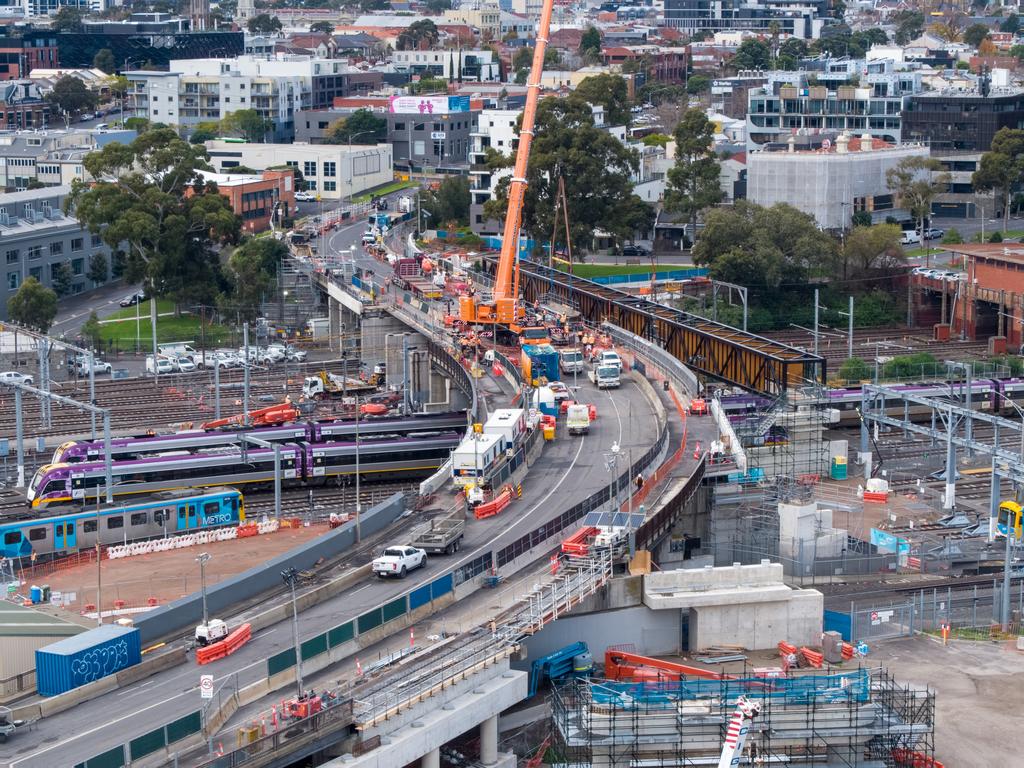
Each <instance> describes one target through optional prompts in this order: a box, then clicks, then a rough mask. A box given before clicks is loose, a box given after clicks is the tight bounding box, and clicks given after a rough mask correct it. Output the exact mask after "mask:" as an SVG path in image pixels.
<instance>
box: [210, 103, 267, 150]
mask: <svg viewBox="0 0 1024 768" xmlns="http://www.w3.org/2000/svg"><path fill="white" fill-rule="evenodd" d="M220 129H221V131H223V132H224V133H225V134H227V135H229V136H238V137H240V138H243V139H246V140H247V141H251V142H253V143H255V144H262V143H263V142H264V141H266V138H267V133H269V132H270V131H272V130H274V123H273V122H272V121H270V120H267V119H266V118H264V117H263V116H262V115H260V113H259V112H257V111H256V110H255V109H239V110H237V111H235V112H230V113H228V116H227V117H225V118H224V119H223V120H221V121H220Z"/></svg>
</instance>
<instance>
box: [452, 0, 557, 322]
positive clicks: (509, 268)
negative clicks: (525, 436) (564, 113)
mask: <svg viewBox="0 0 1024 768" xmlns="http://www.w3.org/2000/svg"><path fill="white" fill-rule="evenodd" d="M553 8H554V0H544V5H543V7H542V8H541V13H540V26H539V27H538V29H537V38H536V45H535V46H534V49H533V64H532V65H531V66H530V77H529V79H528V80H527V82H526V106H525V107H524V109H523V122H522V126H521V127H520V129H519V147H518V149H517V150H516V162H515V166H514V167H513V169H512V181H511V183H510V184H509V187H508V210H507V211H506V212H505V228H504V230H503V235H502V240H501V256H500V257H499V259H498V271H497V274H496V275H495V279H494V307H493V308H491V307H488V306H487V305H485V304H479V305H478V304H476V303H475V302H472V301H469V302H465V303H462V302H460V305H459V314H460V316H461V319H462V320H466V321H469V322H492V323H493V322H498V323H505V324H512V323H515V322H517V321H518V320H519V315H520V309H519V307H518V298H519V279H518V278H519V276H518V270H517V269H516V266H517V265H516V258H517V254H518V251H519V234H520V230H521V229H522V226H523V202H524V200H525V199H526V169H527V166H528V165H529V162H530V145H531V144H532V143H533V128H534V124H535V122H536V119H537V101H538V98H539V96H540V81H541V77H542V76H543V74H544V53H545V51H546V50H547V46H548V32H549V31H550V29H551V14H552V10H553Z"/></svg>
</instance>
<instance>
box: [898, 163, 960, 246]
mask: <svg viewBox="0 0 1024 768" xmlns="http://www.w3.org/2000/svg"><path fill="white" fill-rule="evenodd" d="M885 182H886V185H887V186H888V187H889V189H890V190H891V191H892V192H893V194H895V195H896V200H897V201H898V204H899V205H900V206H901V207H903V208H905V209H906V210H907V212H908V213H909V214H910V215H911V217H913V218H914V219H915V220H916V221H917V228H918V230H919V231H921V232H923V231H924V220H925V219H926V218H927V217H928V216H930V215H931V212H932V201H933V200H934V199H935V196H936V195H938V194H939V193H940V192H944V191H945V190H946V188H947V187H948V186H949V174H948V173H943V172H942V163H940V162H939V161H938V160H935V159H933V158H930V157H922V156H920V155H918V156H916V157H907V158H904V159H903V160H901V161H900V162H899V164H898V165H897V166H896V167H895V168H890V169H889V170H888V171H886V172H885Z"/></svg>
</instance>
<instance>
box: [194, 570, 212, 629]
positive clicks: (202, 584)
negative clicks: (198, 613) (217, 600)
mask: <svg viewBox="0 0 1024 768" xmlns="http://www.w3.org/2000/svg"><path fill="white" fill-rule="evenodd" d="M210 559H211V555H209V554H208V553H206V552H200V553H199V556H198V557H197V558H196V562H197V563H199V588H200V590H201V591H202V593H203V626H204V627H205V626H208V625H209V624H210V614H209V613H208V612H207V610H206V564H207V563H208V562H210Z"/></svg>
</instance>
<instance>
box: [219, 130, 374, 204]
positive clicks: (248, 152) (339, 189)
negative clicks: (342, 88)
mask: <svg viewBox="0 0 1024 768" xmlns="http://www.w3.org/2000/svg"><path fill="white" fill-rule="evenodd" d="M206 149H207V151H208V152H209V154H210V164H211V165H212V166H213V167H214V169H215V170H217V171H220V172H221V173H223V172H225V171H229V170H230V169H231V168H237V167H238V166H245V167H248V168H252V169H254V170H257V171H263V170H266V169H267V168H272V167H276V166H288V167H291V168H295V169H296V170H297V171H299V172H300V173H301V174H302V176H303V178H304V179H305V181H306V186H307V188H308V189H310V190H311V191H313V192H318V193H319V194H320V195H321V196H322V197H323V198H325V199H328V200H341V199H343V198H346V197H351V196H352V195H358V194H360V193H362V192H366V191H367V190H370V189H373V188H375V187H380V186H383V185H384V184H388V183H390V182H391V181H393V180H394V173H393V172H392V170H391V146H390V145H389V144H377V145H374V146H353V147H352V149H351V151H349V148H348V147H347V146H345V145H340V144H247V143H244V142H235V141H221V140H215V141H208V142H206Z"/></svg>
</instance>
